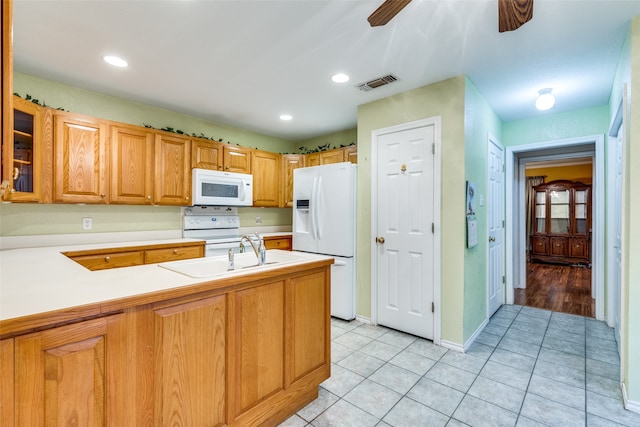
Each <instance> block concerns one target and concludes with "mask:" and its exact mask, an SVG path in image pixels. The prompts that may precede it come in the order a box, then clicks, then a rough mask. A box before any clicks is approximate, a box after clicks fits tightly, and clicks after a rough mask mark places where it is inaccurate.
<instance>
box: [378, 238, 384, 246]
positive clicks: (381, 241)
mask: <svg viewBox="0 0 640 427" xmlns="http://www.w3.org/2000/svg"><path fill="white" fill-rule="evenodd" d="M376 243H379V244H383V243H384V237H376Z"/></svg>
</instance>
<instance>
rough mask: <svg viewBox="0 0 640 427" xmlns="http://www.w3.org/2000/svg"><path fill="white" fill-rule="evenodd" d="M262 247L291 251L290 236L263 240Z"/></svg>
mask: <svg viewBox="0 0 640 427" xmlns="http://www.w3.org/2000/svg"><path fill="white" fill-rule="evenodd" d="M264 247H265V248H267V250H269V249H281V250H283V251H290V250H291V236H273V237H265V238H264Z"/></svg>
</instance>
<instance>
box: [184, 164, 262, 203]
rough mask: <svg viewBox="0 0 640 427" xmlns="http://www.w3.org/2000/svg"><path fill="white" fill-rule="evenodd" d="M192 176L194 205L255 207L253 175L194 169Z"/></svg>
mask: <svg viewBox="0 0 640 427" xmlns="http://www.w3.org/2000/svg"><path fill="white" fill-rule="evenodd" d="M192 174H193V176H192V183H193V194H192V198H193V199H192V200H193V204H194V205H202V206H252V205H253V176H252V175H249V174H246V173H234V172H223V171H216V170H209V169H193V171H192Z"/></svg>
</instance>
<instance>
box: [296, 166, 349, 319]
mask: <svg viewBox="0 0 640 427" xmlns="http://www.w3.org/2000/svg"><path fill="white" fill-rule="evenodd" d="M356 168H357V166H356V165H354V164H352V163H350V162H345V163H333V164H329V165H322V166H312V167H308V168H299V169H295V170H294V171H293V250H295V251H303V252H312V253H318V254H323V255H330V256H333V257H334V258H335V263H334V264H333V265H332V266H331V315H332V316H334V317H339V318H341V319H345V320H351V319H354V318H355V300H356V298H355V294H356V281H355V276H356V274H355V255H356V229H355V224H356Z"/></svg>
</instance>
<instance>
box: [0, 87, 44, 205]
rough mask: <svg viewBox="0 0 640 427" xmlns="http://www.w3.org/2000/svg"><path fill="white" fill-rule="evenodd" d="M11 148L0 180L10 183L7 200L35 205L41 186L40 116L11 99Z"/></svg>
mask: <svg viewBox="0 0 640 427" xmlns="http://www.w3.org/2000/svg"><path fill="white" fill-rule="evenodd" d="M13 107H14V111H13V144H6V146H5V150H7V151H6V152H5V153H4V155H6V156H7V157H8V158H9V159H10V161H11V165H12V166H11V167H10V168H8V170H7V171H6V173H5V174H4V175H5V176H4V177H3V179H7V180H9V182H11V191H10V192H9V194H8V198H7V199H8V200H11V201H24V202H38V201H41V198H42V184H43V169H42V168H43V166H42V163H43V162H42V160H43V157H44V152H43V132H44V126H43V112H42V108H41V107H39V106H38V105H36V104H34V103H32V102H30V101H25V100H24V99H22V98H19V97H17V96H14V97H13Z"/></svg>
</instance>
